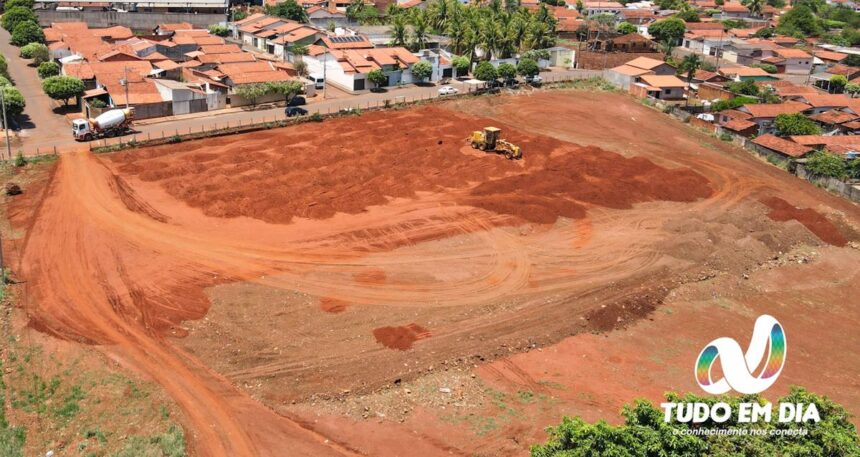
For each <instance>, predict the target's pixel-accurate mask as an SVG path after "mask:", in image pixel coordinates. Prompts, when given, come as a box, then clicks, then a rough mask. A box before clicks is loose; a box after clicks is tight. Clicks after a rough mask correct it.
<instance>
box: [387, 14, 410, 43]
mask: <svg viewBox="0 0 860 457" xmlns="http://www.w3.org/2000/svg"><path fill="white" fill-rule="evenodd" d="M407 39H408V33H407V31H406V18H405V17H404V16H403V15H399V16H395V17H394V21H393V22H392V23H391V45H392V46H406V41H407Z"/></svg>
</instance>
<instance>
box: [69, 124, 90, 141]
mask: <svg viewBox="0 0 860 457" xmlns="http://www.w3.org/2000/svg"><path fill="white" fill-rule="evenodd" d="M72 135H74V137H75V139H76V140H91V139H93V137H94V135H93V132H92V131H91V130H90V123H89V121H87V120H86V119H75V120H73V121H72Z"/></svg>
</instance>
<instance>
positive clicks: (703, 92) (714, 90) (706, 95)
mask: <svg viewBox="0 0 860 457" xmlns="http://www.w3.org/2000/svg"><path fill="white" fill-rule="evenodd" d="M733 97H734V94H732V93H731V92H729V91H727V90H725V89H723V88H722V87H719V86H716V85H710V84H708V83H701V84H699V93H698V98H699V100H714V99H717V98H720V99H723V100H728V99H730V98H733Z"/></svg>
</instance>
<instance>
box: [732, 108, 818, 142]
mask: <svg viewBox="0 0 860 457" xmlns="http://www.w3.org/2000/svg"><path fill="white" fill-rule="evenodd" d="M809 108H810V107H809V105H807V104H805V103H800V102H795V101H787V102H785V103H775V104H761V105H743V106H741V107H739V108H738V111H741V112H744V113H748V114H749V115H750V117H749V118H748V120H749V121H750V122H755V123H756V124H757V125H758V134H759V135H763V134H765V133H772V132H773V131H774V127H773V122H774V120H775V119H776V117H777V116H779V115H780V114H796V113H802V112H804V111H806V110H808V109H809Z"/></svg>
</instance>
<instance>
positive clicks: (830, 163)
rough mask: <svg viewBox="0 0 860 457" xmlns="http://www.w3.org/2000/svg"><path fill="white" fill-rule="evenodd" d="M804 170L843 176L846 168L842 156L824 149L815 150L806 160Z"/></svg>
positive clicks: (833, 176) (831, 175)
mask: <svg viewBox="0 0 860 457" xmlns="http://www.w3.org/2000/svg"><path fill="white" fill-rule="evenodd" d="M855 160H856V159H855ZM806 170H807V171H809V172H810V173H812V174H813V175H816V176H829V177H831V178H838V179H841V178H844V177H845V175H846V174H847V172H848V168H847V166H846V163H845V161H844V160H842V157H839V156H838V155H836V154H830V153H828V152H826V151H816V152H814V153H813V154H812V155H811V156H809V160H807V161H806Z"/></svg>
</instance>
